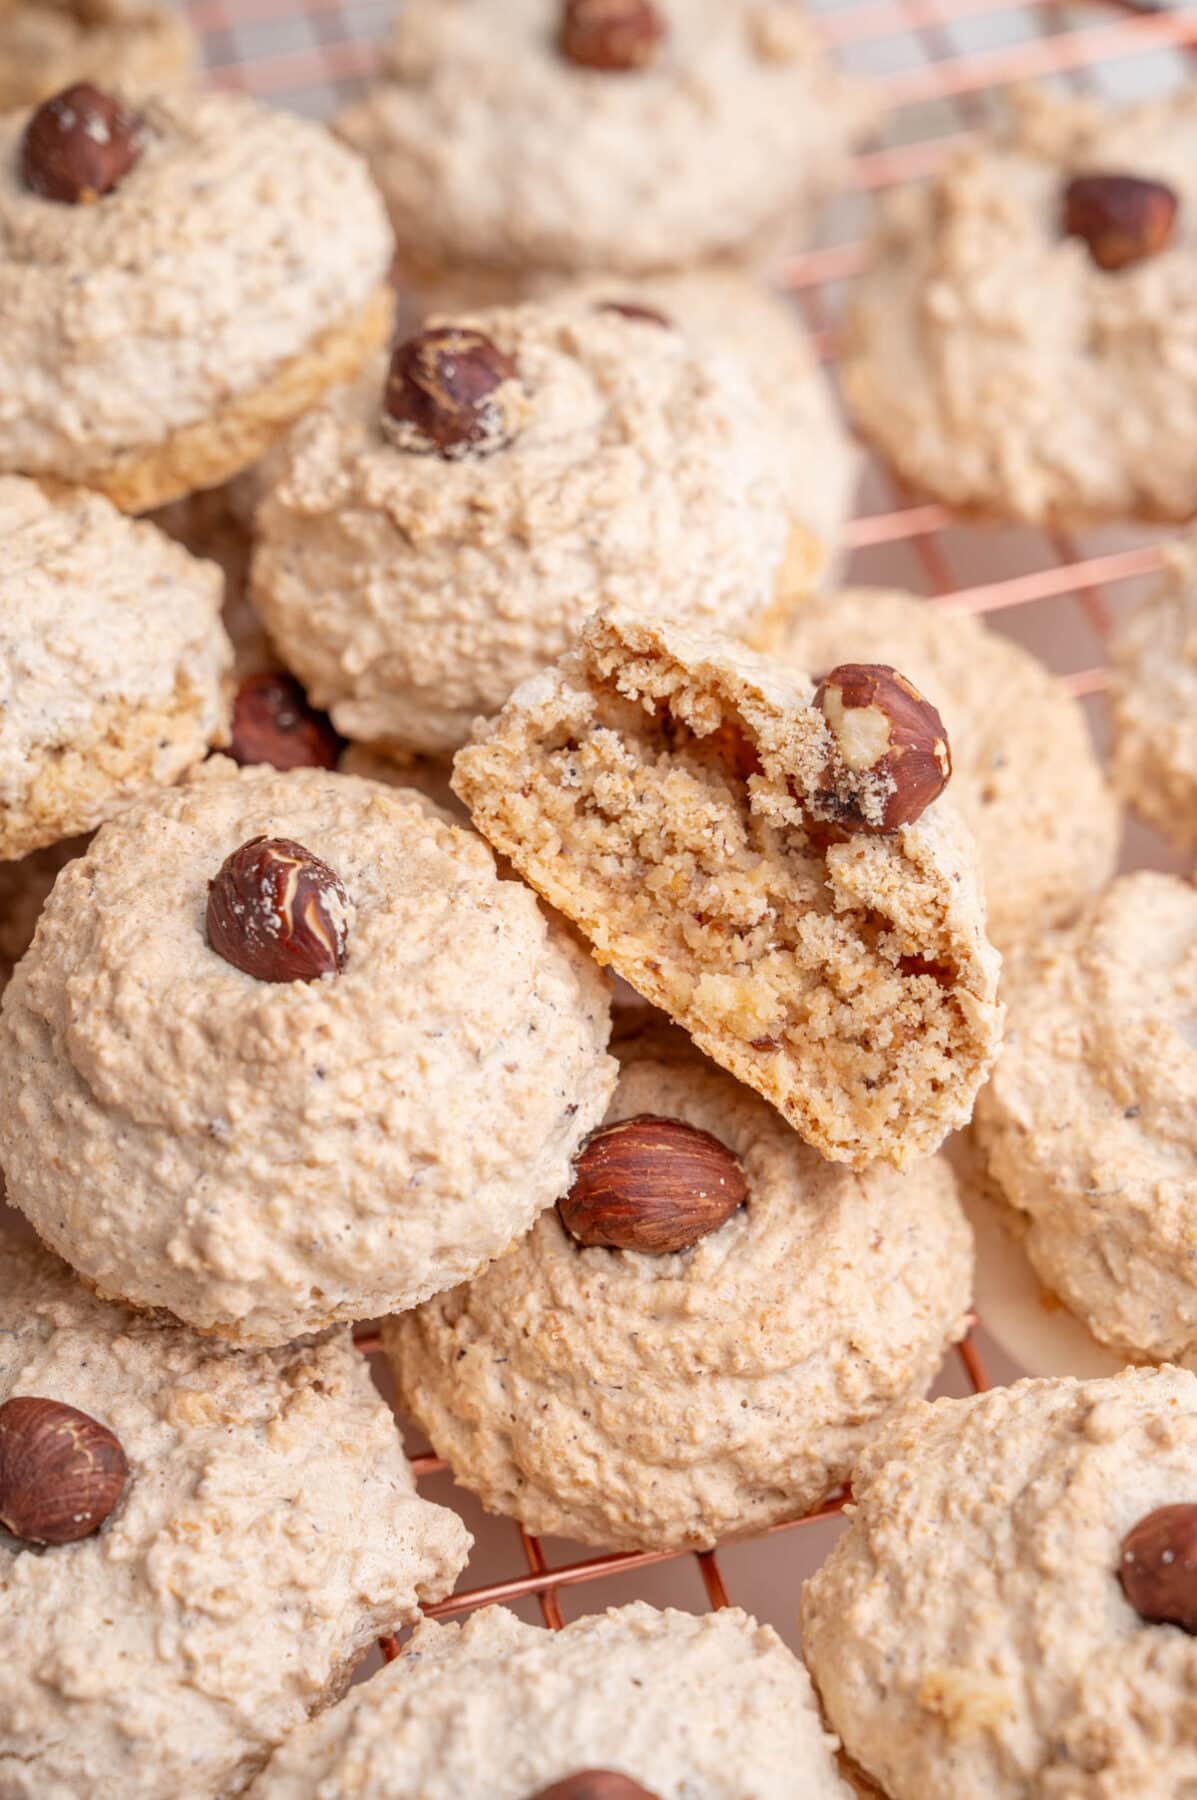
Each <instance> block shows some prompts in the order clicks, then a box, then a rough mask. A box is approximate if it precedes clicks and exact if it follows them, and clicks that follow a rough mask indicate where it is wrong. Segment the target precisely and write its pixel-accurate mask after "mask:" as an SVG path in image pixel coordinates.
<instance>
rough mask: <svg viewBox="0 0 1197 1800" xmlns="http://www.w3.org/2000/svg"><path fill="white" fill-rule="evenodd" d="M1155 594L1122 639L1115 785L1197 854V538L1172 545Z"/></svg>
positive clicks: (1117, 658)
mask: <svg viewBox="0 0 1197 1800" xmlns="http://www.w3.org/2000/svg"><path fill="white" fill-rule="evenodd" d="M1164 555H1165V557H1166V559H1167V568H1166V571H1165V574H1164V576H1163V579H1162V580H1161V581H1160V583H1159V586H1158V587H1157V588H1156V590H1155V592H1154V593H1153V594H1151V595H1150V596H1149V598H1148V599H1147V600H1146V602H1145V603H1144V604H1143V605H1142V606H1141V607H1140V608H1139V610H1138V611H1137V612H1136V613H1135V614H1134V615H1133V617H1132V618H1131V619H1129V620H1128V621H1127V623H1126V624H1125V625H1124V626H1122V628H1121V629H1120V630H1119V631H1118V632H1117V633H1116V634H1115V635H1114V637H1113V639H1112V641H1111V645H1110V704H1111V707H1112V709H1113V714H1114V759H1113V772H1114V780H1115V781H1116V782H1117V784H1118V788H1119V791H1120V792H1121V794H1122V796H1123V798H1124V799H1125V800H1126V801H1127V802H1128V803H1129V804H1130V805H1131V806H1133V807H1134V808H1135V811H1136V812H1138V813H1141V814H1142V815H1143V817H1144V818H1145V819H1147V820H1149V821H1150V823H1151V824H1152V825H1154V826H1156V828H1157V829H1158V830H1160V831H1162V832H1163V833H1164V834H1165V836H1166V837H1168V838H1170V839H1171V840H1172V842H1173V843H1174V844H1176V845H1177V846H1178V848H1180V849H1181V850H1185V851H1188V852H1189V853H1190V854H1191V853H1192V852H1194V851H1197V706H1195V705H1194V702H1195V700H1197V538H1189V539H1186V540H1185V541H1184V542H1183V543H1179V544H1169V545H1167V546H1165V550H1164Z"/></svg>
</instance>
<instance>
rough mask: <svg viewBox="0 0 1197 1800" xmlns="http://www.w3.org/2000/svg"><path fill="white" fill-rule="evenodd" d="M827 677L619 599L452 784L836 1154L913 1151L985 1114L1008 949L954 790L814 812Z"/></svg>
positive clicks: (556, 897)
mask: <svg viewBox="0 0 1197 1800" xmlns="http://www.w3.org/2000/svg"><path fill="white" fill-rule="evenodd" d="M813 693H814V689H813V684H812V683H811V681H810V680H809V678H807V677H805V676H802V675H797V674H789V673H787V672H785V671H783V670H781V669H780V668H778V666H777V665H776V663H775V662H773V661H772V660H770V659H766V658H765V657H760V656H753V655H752V654H751V653H750V652H748V651H744V650H739V649H737V648H736V647H735V646H734V645H731V644H729V643H727V642H726V641H725V640H722V639H716V638H714V637H708V636H705V635H702V634H700V633H698V632H692V631H687V630H684V629H683V628H682V627H680V626H663V625H656V624H652V623H649V622H647V621H645V620H643V619H641V618H637V617H635V616H633V615H632V614H630V613H626V612H614V611H613V612H612V613H610V614H607V615H605V616H600V617H597V618H595V619H593V620H592V621H591V622H590V624H589V625H588V626H587V627H586V629H585V631H584V633H583V637H582V642H581V647H580V649H579V651H577V652H575V653H571V654H570V655H569V656H567V657H565V658H563V659H562V661H561V662H560V663H559V664H558V665H557V667H556V668H555V669H552V670H548V671H546V672H545V673H544V674H542V675H540V676H538V677H536V678H535V679H534V680H532V681H529V682H527V683H526V684H525V685H524V686H523V687H522V688H521V689H520V690H519V691H518V692H517V693H516V694H515V695H514V696H513V697H512V699H511V700H510V701H509V703H508V705H507V706H506V707H505V708H504V710H503V712H502V713H501V714H500V715H499V716H498V718H496V719H494V720H492V721H491V722H490V723H489V724H485V725H484V724H480V725H479V726H478V728H477V732H476V741H475V742H474V743H473V744H472V745H470V746H469V747H468V748H466V749H465V750H462V751H460V752H459V753H458V756H457V759H456V762H455V765H454V778H453V785H454V788H455V789H456V791H457V793H458V794H459V795H460V796H461V798H462V799H463V800H464V801H465V803H466V805H467V806H468V807H469V808H470V811H471V813H472V815H473V818H474V822H475V823H476V824H477V826H478V827H479V829H480V830H481V831H482V832H483V833H484V834H485V835H486V836H487V837H488V838H489V839H490V841H491V843H492V844H494V846H495V848H496V849H498V850H500V851H501V852H502V853H503V855H505V856H508V857H510V858H511V860H512V862H513V863H514V864H515V866H516V867H517V868H518V869H519V871H520V872H521V874H523V875H524V877H525V878H526V879H527V880H529V881H530V882H531V883H532V884H533V886H534V887H536V888H537V889H538V890H539V891H540V892H541V893H543V894H544V896H545V898H546V899H548V900H550V902H551V903H552V904H553V905H554V906H556V907H557V908H558V909H559V910H560V911H561V912H563V913H564V914H565V915H566V917H567V918H570V919H572V920H573V921H574V923H575V924H577V925H579V926H580V927H581V929H582V931H583V932H584V933H585V935H586V936H587V937H588V938H589V940H590V943H591V945H592V948H593V950H594V954H595V956H596V957H597V958H598V960H599V961H600V962H602V963H610V964H611V965H612V966H613V967H614V968H615V970H616V971H617V972H618V973H619V974H620V975H622V976H624V977H625V979H626V980H628V981H630V982H631V984H632V986H633V987H634V988H636V990H637V991H638V992H639V993H640V994H642V995H643V996H644V998H645V999H647V1000H650V1001H651V1002H652V1003H653V1004H654V1005H655V1006H659V1007H661V1008H662V1009H663V1010H664V1011H665V1012H667V1013H669V1014H670V1015H671V1017H673V1018H674V1019H675V1020H676V1021H677V1022H678V1023H679V1024H681V1025H683V1026H684V1027H685V1029H686V1030H687V1031H688V1032H689V1033H690V1035H691V1036H692V1037H693V1039H694V1041H695V1042H696V1043H697V1044H698V1045H699V1047H700V1048H701V1049H703V1050H705V1051H706V1052H707V1053H708V1054H709V1055H710V1056H713V1057H714V1058H715V1060H716V1061H717V1062H720V1063H722V1064H723V1065H724V1067H726V1068H727V1069H729V1070H730V1071H731V1073H732V1074H734V1075H736V1076H737V1077H738V1078H739V1079H740V1080H741V1081H745V1082H747V1083H748V1084H749V1085H750V1086H751V1087H755V1088H756V1089H757V1090H758V1091H759V1092H760V1093H762V1094H764V1095H765V1097H766V1099H769V1100H771V1101H772V1102H773V1104H774V1105H775V1106H777V1107H778V1108H779V1110H780V1111H781V1112H782V1113H783V1114H784V1115H785V1117H786V1118H787V1119H788V1120H789V1122H790V1123H791V1124H792V1125H793V1126H794V1128H795V1129H796V1130H797V1131H799V1132H800V1133H801V1134H802V1135H803V1136H804V1137H805V1138H806V1139H807V1140H808V1141H809V1142H810V1143H812V1144H814V1145H815V1147H816V1148H817V1149H819V1150H821V1151H822V1153H823V1154H824V1155H825V1156H829V1157H831V1158H832V1159H833V1160H835V1161H837V1162H848V1163H852V1164H853V1165H855V1166H857V1167H860V1166H862V1165H864V1164H866V1163H869V1162H871V1161H873V1160H875V1159H876V1158H879V1157H880V1158H884V1159H885V1160H887V1161H890V1162H893V1163H896V1164H898V1165H899V1166H901V1165H902V1164H905V1163H908V1162H910V1161H912V1160H913V1159H914V1158H916V1157H918V1156H920V1155H924V1154H926V1153H927V1152H929V1151H931V1150H933V1149H935V1147H936V1146H937V1145H938V1144H939V1143H940V1142H941V1140H942V1139H943V1137H944V1136H945V1135H946V1133H947V1132H948V1131H949V1130H951V1129H952V1127H953V1126H955V1125H959V1124H963V1123H965V1122H966V1121H967V1119H968V1118H969V1116H970V1114H971V1111H972V1103H973V1099H974V1096H975V1094H976V1091H977V1089H978V1087H979V1086H980V1084H981V1082H982V1081H983V1080H984V1078H985V1075H986V1073H987V1072H988V1069H989V1067H990V1064H991V1063H992V1060H993V1057H994V1054H995V1052H996V1049H997V1044H998V1038H999V1034H1000V1028H1001V1017H1002V1014H1001V1008H1000V1007H999V1006H998V1004H997V1001H996V990H997V974H998V963H999V959H998V957H997V954H996V952H995V951H994V950H993V949H992V947H991V946H990V944H989V942H988V940H987V939H986V937H985V931H984V908H983V905H982V902H981V899H980V896H979V893H978V889H977V882H976V871H975V866H974V858H973V848H972V844H971V841H970V840H969V839H968V836H967V833H966V832H965V831H964V830H963V828H962V827H961V826H960V824H959V822H958V820H957V818H956V817H955V815H954V813H953V812H952V811H951V809H950V808H949V807H948V806H947V805H946V803H943V804H940V805H938V806H935V807H932V808H931V810H930V811H929V812H928V813H926V814H925V815H924V817H923V818H922V819H921V820H920V821H919V823H918V824H917V825H912V826H907V827H905V828H904V829H902V830H900V831H898V832H895V833H893V834H890V835H886V836H862V835H857V836H849V837H844V836H843V834H842V833H839V832H837V831H836V830H834V829H833V828H827V827H824V826H822V825H820V823H819V821H818V820H817V819H814V820H812V818H811V816H810V812H809V810H808V809H809V807H810V804H811V802H812V801H813V800H814V799H815V797H816V796H817V795H819V794H820V793H821V792H822V791H823V789H824V786H825V769H826V764H827V759H828V756H829V754H830V752H831V748H832V740H831V736H830V733H829V732H828V729H827V726H826V724H825V722H824V720H823V718H822V715H821V714H820V713H819V711H818V710H817V709H816V708H815V706H814V705H813V704H812V701H813Z"/></svg>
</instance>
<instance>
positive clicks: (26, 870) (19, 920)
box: [0, 837, 89, 992]
mask: <svg viewBox="0 0 1197 1800" xmlns="http://www.w3.org/2000/svg"><path fill="white" fill-rule="evenodd" d="M88 841H89V840H88V839H87V838H86V837H81V838H67V839H66V840H65V841H64V842H63V843H61V844H53V845H52V846H51V847H50V848H49V849H48V850H35V851H34V852H33V854H32V856H23V857H21V859H20V861H19V862H0V992H3V990H4V987H5V985H6V984H7V982H8V979H9V977H10V976H11V974H12V972H13V970H14V969H15V968H16V966H17V964H18V963H19V962H20V960H21V958H22V957H23V956H24V954H25V952H26V950H28V948H29V946H30V944H31V943H32V942H33V934H34V932H35V931H36V930H37V921H38V919H39V917H40V916H41V910H42V907H43V906H44V905H45V903H46V897H47V895H48V894H49V892H50V889H51V888H52V887H53V886H54V883H55V881H56V880H57V878H58V873H59V870H60V869H64V868H65V867H66V865H67V863H69V862H70V860H71V858H72V857H75V856H79V855H80V854H81V853H82V852H83V851H84V850H86V849H87V845H88Z"/></svg>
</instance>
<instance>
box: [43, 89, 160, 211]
mask: <svg viewBox="0 0 1197 1800" xmlns="http://www.w3.org/2000/svg"><path fill="white" fill-rule="evenodd" d="M140 155H141V144H140V142H139V139H138V133H137V121H136V119H135V118H134V117H133V115H132V114H131V113H129V112H127V111H126V110H125V108H124V107H123V106H122V105H121V104H120V102H119V100H114V99H113V98H112V96H111V95H109V94H105V93H103V92H102V91H101V89H99V88H97V87H93V86H92V84H91V82H89V81H81V82H79V83H78V84H77V85H76V86H75V87H69V88H64V89H63V91H62V93H61V94H56V95H55V96H54V98H53V99H52V100H44V101H43V102H42V104H41V105H40V106H39V107H38V108H37V109H36V111H35V112H34V113H33V115H32V117H31V118H30V120H29V123H28V125H27V126H26V127H25V134H24V136H23V137H22V139H21V174H22V177H23V178H24V181H25V185H26V187H28V188H30V189H31V190H32V191H33V192H34V193H35V194H40V195H41V196H42V198H43V199H45V200H60V201H63V202H64V203H65V204H67V205H70V206H79V205H85V204H88V203H90V202H91V201H95V200H99V199H101V198H102V197H103V195H105V194H110V193H111V192H112V190H113V189H114V188H115V187H116V186H117V184H118V183H119V182H120V181H121V180H123V178H124V177H125V176H126V175H127V174H128V173H129V170H130V169H131V168H132V167H133V165H134V164H135V163H136V162H137V160H138V158H139V157H140Z"/></svg>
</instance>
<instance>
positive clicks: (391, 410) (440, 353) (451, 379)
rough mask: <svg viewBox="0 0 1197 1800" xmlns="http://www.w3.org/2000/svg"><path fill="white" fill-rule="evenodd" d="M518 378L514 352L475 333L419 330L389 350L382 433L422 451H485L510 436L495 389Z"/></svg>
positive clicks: (452, 327)
mask: <svg viewBox="0 0 1197 1800" xmlns="http://www.w3.org/2000/svg"><path fill="white" fill-rule="evenodd" d="M515 379H516V367H515V363H514V362H513V361H512V359H511V357H510V356H507V355H506V354H505V353H504V352H503V351H502V350H500V349H499V347H498V345H497V344H494V343H492V342H491V340H490V338H488V337H485V336H484V335H483V334H482V332H480V331H466V330H464V329H459V328H458V327H457V326H456V325H439V326H436V327H434V328H432V329H430V330H428V331H420V332H417V334H416V335H415V337H410V338H407V339H405V340H404V342H402V343H400V344H396V346H395V348H394V350H393V351H392V353H391V367H390V373H389V374H388V376H387V386H386V395H385V397H384V400H383V414H382V429H383V433H384V435H385V436H386V437H388V438H390V440H391V442H392V443H394V444H397V445H398V446H399V448H400V449H401V450H413V451H416V452H417V453H418V454H420V455H424V456H427V455H432V454H434V453H435V454H437V455H439V456H442V457H445V458H447V459H450V460H452V459H456V458H458V457H463V456H489V455H490V454H491V453H492V452H493V451H495V450H501V449H502V448H503V445H504V444H505V443H507V442H508V441H509V439H508V433H507V427H506V424H505V421H504V417H503V410H502V408H501V407H500V405H499V403H498V401H497V400H496V399H495V393H496V390H497V389H498V388H500V387H502V385H503V383H504V382H505V381H514V380H515Z"/></svg>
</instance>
